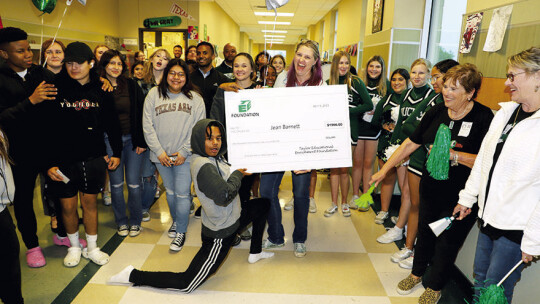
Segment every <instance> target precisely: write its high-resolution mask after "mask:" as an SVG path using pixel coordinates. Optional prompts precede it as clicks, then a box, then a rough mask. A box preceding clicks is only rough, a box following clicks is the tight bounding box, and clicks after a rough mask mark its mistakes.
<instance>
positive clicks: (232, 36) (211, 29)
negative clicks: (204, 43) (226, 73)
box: [198, 2, 240, 49]
mask: <svg viewBox="0 0 540 304" xmlns="http://www.w3.org/2000/svg"><path fill="white" fill-rule="evenodd" d="M198 21H199V39H201V38H202V37H201V36H200V35H204V25H205V24H206V27H207V31H208V36H210V43H212V44H214V45H216V44H217V46H218V49H223V46H224V45H225V44H227V43H228V42H232V43H233V44H235V45H239V43H240V27H239V26H238V24H236V23H235V22H234V21H233V20H232V19H231V17H229V15H227V13H225V11H224V10H223V9H222V8H221V7H220V6H219V5H217V4H216V3H215V2H199V20H198Z"/></svg>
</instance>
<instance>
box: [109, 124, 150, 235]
mask: <svg viewBox="0 0 540 304" xmlns="http://www.w3.org/2000/svg"><path fill="white" fill-rule="evenodd" d="M122 144H123V148H122V156H121V158H120V165H118V167H117V168H116V170H109V178H110V180H111V199H112V207H113V211H114V220H115V222H116V224H117V225H118V226H121V225H127V224H128V217H127V215H126V201H125V199H124V172H125V177H126V182H127V185H128V187H127V188H128V209H129V215H130V219H129V225H139V226H140V225H141V220H142V207H141V164H142V161H143V155H142V154H137V153H135V151H133V143H132V141H131V135H129V134H128V135H122ZM105 145H106V147H107V154H108V155H109V157H111V156H112V153H113V152H112V148H111V145H110V144H109V140H108V139H107V136H105Z"/></svg>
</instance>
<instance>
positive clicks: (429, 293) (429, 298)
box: [418, 287, 441, 304]
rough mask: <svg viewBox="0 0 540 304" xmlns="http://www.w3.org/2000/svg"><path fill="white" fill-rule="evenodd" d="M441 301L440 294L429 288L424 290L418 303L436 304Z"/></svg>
mask: <svg viewBox="0 0 540 304" xmlns="http://www.w3.org/2000/svg"><path fill="white" fill-rule="evenodd" d="M440 299H441V292H440V291H435V290H433V289H431V288H429V287H428V288H426V290H424V293H422V295H421V296H420V298H418V303H420V304H437V303H438V302H439V300H440Z"/></svg>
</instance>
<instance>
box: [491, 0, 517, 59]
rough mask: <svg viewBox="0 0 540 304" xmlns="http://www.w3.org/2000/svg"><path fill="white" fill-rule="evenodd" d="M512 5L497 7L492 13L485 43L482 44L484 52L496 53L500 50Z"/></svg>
mask: <svg viewBox="0 0 540 304" xmlns="http://www.w3.org/2000/svg"><path fill="white" fill-rule="evenodd" d="M513 8H514V6H513V5H508V6H504V7H499V8H498V9H495V10H494V11H493V16H492V17H491V22H490V23H489V29H488V33H487V37H486V43H485V44H484V52H496V51H498V50H500V49H501V47H502V43H503V40H504V34H505V33H506V27H507V26H508V21H509V20H510V15H512V9H513Z"/></svg>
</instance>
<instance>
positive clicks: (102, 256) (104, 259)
mask: <svg viewBox="0 0 540 304" xmlns="http://www.w3.org/2000/svg"><path fill="white" fill-rule="evenodd" d="M82 256H83V257H85V258H86V259H89V260H90V261H92V262H94V263H96V264H98V265H105V264H107V263H109V255H108V254H106V253H105V252H103V251H101V250H99V247H96V248H94V249H93V250H92V251H90V252H88V248H84V249H83V250H82Z"/></svg>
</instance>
